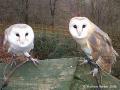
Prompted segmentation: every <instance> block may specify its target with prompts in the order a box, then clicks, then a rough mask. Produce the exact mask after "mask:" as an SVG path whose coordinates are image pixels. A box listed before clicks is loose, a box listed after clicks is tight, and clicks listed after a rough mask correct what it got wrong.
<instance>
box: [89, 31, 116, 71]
mask: <svg viewBox="0 0 120 90" xmlns="http://www.w3.org/2000/svg"><path fill="white" fill-rule="evenodd" d="M88 41H89V44H90V46H91V48H92V57H93V58H94V60H95V61H96V63H97V64H98V66H99V67H100V68H101V69H102V70H104V71H107V72H109V73H110V72H111V67H112V64H113V63H114V61H116V56H117V55H118V54H117V52H116V51H115V50H114V49H113V46H112V43H111V40H110V38H109V36H108V35H107V34H106V33H104V32H103V31H101V30H96V31H94V32H93V33H92V34H91V35H90V37H89V39H88Z"/></svg>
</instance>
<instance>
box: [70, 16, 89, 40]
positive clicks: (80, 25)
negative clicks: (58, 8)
mask: <svg viewBox="0 0 120 90" xmlns="http://www.w3.org/2000/svg"><path fill="white" fill-rule="evenodd" d="M90 27H91V22H90V20H89V19H88V18H86V17H73V18H72V19H71V20H70V23H69V31H70V33H71V35H72V36H73V37H74V38H79V39H80V38H86V37H87V36H88V34H89V30H90Z"/></svg>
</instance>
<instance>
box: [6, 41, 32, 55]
mask: <svg viewBox="0 0 120 90" xmlns="http://www.w3.org/2000/svg"><path fill="white" fill-rule="evenodd" d="M33 47H34V44H33V43H31V44H29V45H28V46H26V47H18V46H17V45H13V44H11V45H10V46H9V48H8V52H10V53H13V54H16V55H22V54H24V53H25V52H28V53H29V52H30V50H31V49H33Z"/></svg>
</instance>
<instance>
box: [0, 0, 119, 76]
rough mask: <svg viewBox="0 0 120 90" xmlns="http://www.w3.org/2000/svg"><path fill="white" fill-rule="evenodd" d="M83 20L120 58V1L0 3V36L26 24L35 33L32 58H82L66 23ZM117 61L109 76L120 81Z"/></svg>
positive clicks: (26, 0)
mask: <svg viewBox="0 0 120 90" xmlns="http://www.w3.org/2000/svg"><path fill="white" fill-rule="evenodd" d="M73 16H85V17H88V18H89V19H90V20H91V21H93V22H94V23H95V24H96V25H98V26H99V27H100V28H101V29H102V30H103V31H105V32H107V33H108V34H109V36H110V37H111V39H112V42H113V46H114V48H115V50H116V51H117V52H118V53H119V55H120V25H119V24H120V0H0V32H1V33H3V32H4V30H5V28H7V27H8V26H9V25H11V24H14V23H27V24H29V25H31V26H32V27H33V29H34V32H35V48H34V50H33V55H34V57H37V58H39V59H46V58H61V57H75V56H77V57H81V56H83V55H82V52H81V50H80V47H79V45H77V44H76V42H75V41H74V40H73V39H72V38H71V35H70V34H69V31H68V23H69V20H70V18H72V17H73ZM119 64H120V58H119V57H118V58H117V62H116V63H115V65H114V67H113V69H112V71H113V72H112V73H113V75H114V76H116V77H118V78H120V65H119Z"/></svg>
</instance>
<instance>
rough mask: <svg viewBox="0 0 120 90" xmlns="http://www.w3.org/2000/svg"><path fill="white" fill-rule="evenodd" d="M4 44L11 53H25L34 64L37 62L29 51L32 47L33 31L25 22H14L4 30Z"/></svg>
mask: <svg viewBox="0 0 120 90" xmlns="http://www.w3.org/2000/svg"><path fill="white" fill-rule="evenodd" d="M3 44H4V46H5V47H6V48H7V50H8V52H9V53H12V54H13V55H17V56H19V55H25V56H26V57H27V58H28V59H29V60H32V61H33V63H34V64H36V62H38V61H37V60H36V59H33V58H32V57H31V55H30V54H29V52H30V51H31V50H32V49H33V48H34V32H33V29H32V28H31V27H30V26H29V25H27V24H14V25H11V26H10V27H9V28H7V29H6V30H5V33H4V42H3Z"/></svg>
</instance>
